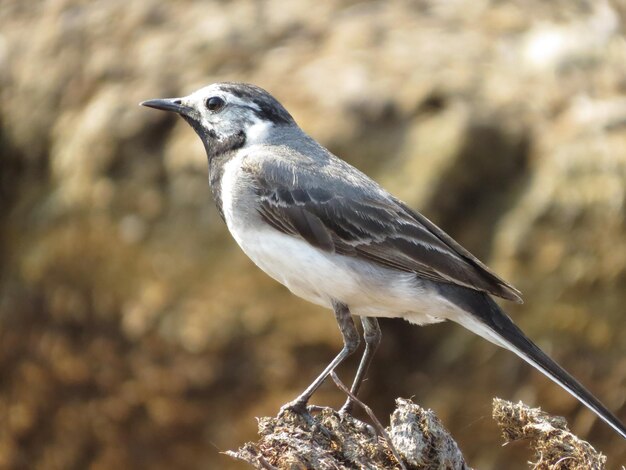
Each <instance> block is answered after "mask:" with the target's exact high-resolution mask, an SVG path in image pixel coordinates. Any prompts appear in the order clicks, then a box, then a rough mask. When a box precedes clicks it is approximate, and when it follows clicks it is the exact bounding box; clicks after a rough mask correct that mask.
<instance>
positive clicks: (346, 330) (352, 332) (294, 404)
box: [281, 302, 360, 413]
mask: <svg viewBox="0 0 626 470" xmlns="http://www.w3.org/2000/svg"><path fill="white" fill-rule="evenodd" d="M333 309H334V311H335V318H336V319H337V323H338V324H339V331H341V336H342V337H343V349H342V350H341V352H339V354H337V356H336V357H335V358H334V359H333V360H332V361H331V362H330V364H328V366H327V367H326V369H324V371H323V372H322V373H321V374H320V375H319V376H318V377H317V378H316V379H315V380H314V381H313V383H312V384H311V385H309V386H308V387H307V388H306V390H305V391H304V392H302V393H301V394H300V396H299V397H298V398H296V399H295V400H293V401H291V402H289V403H287V404H285V405H283V406H282V407H281V412H282V411H284V410H286V409H289V410H292V411H295V412H299V413H305V412H306V405H307V403H308V401H309V399H310V398H311V396H312V395H313V394H314V393H315V391H316V390H317V389H318V388H319V386H320V385H322V383H323V382H324V380H326V377H328V376H329V375H330V373H331V372H332V371H333V370H334V369H335V367H337V366H338V365H339V364H341V362H342V361H343V360H344V359H345V358H346V357H348V356H349V355H350V354H352V353H353V352H354V351H356V350H357V348H358V347H359V342H360V338H359V332H358V331H357V329H356V326H355V325H354V321H353V320H352V315H350V310H349V309H348V307H347V306H346V305H343V304H341V303H339V302H333Z"/></svg>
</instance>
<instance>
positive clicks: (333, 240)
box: [141, 83, 626, 438]
mask: <svg viewBox="0 0 626 470" xmlns="http://www.w3.org/2000/svg"><path fill="white" fill-rule="evenodd" d="M141 104H142V105H143V106H149V107H151V108H156V109H161V110H165V111H174V112H176V113H178V114H180V115H181V116H182V117H183V119H185V120H186V121H187V122H188V123H189V124H190V125H191V127H193V129H194V130H195V131H196V133H197V134H198V135H199V136H200V138H201V139H202V142H203V143H204V147H205V149H206V153H207V156H208V162H209V184H210V186H211V191H212V193H213V197H214V198H215V202H216V204H217V209H218V211H219V213H220V215H221V217H222V219H224V221H225V222H226V225H227V226H228V229H229V230H230V232H231V234H232V235H233V237H234V238H235V240H236V241H237V243H238V244H239V246H240V247H241V249H242V250H243V251H244V252H245V253H246V254H247V255H248V256H249V257H250V259H252V261H253V262H254V263H255V264H256V265H257V266H259V267H260V268H261V269H262V270H263V271H265V272H266V273H267V274H268V275H270V276H271V277H273V278H274V279H276V280H277V281H278V282H280V283H282V284H284V285H285V286H286V287H287V288H288V289H289V290H290V291H291V292H293V293H294V294H296V295H297V296H299V297H302V298H304V299H306V300H308V301H310V302H313V303H315V304H317V305H321V306H323V307H328V308H332V309H333V310H334V313H335V317H336V319H337V323H338V324H339V329H340V331H341V334H342V336H343V341H344V347H343V349H342V350H341V352H340V353H339V354H338V355H337V356H336V357H335V358H334V359H333V360H332V361H331V363H330V364H329V365H328V366H327V367H326V369H325V370H324V371H323V372H322V373H321V374H320V375H319V377H317V378H316V379H315V380H314V381H313V383H312V384H311V385H310V386H309V387H308V388H307V389H306V390H305V391H304V392H303V393H302V394H301V395H300V396H299V397H298V398H296V399H295V400H294V401H292V402H290V403H288V404H287V405H285V407H287V408H291V409H293V410H296V411H300V412H305V411H306V405H307V403H308V401H309V399H310V398H311V396H312V395H313V393H314V392H315V390H316V389H317V388H318V387H319V386H320V385H321V384H322V382H323V381H324V380H325V379H326V377H327V376H328V375H329V374H330V373H331V372H332V371H333V369H334V368H335V367H337V365H338V364H339V363H341V362H342V361H343V360H344V359H345V358H346V357H347V356H349V355H350V354H352V353H353V352H355V350H356V349H357V347H358V345H359V334H358V331H357V329H356V327H355V324H354V321H353V320H352V316H351V315H356V316H359V317H360V319H361V322H362V324H363V333H364V334H363V336H364V339H365V344H366V346H365V352H364V354H363V357H362V358H361V362H360V364H359V367H358V370H357V373H356V376H355V379H354V382H353V384H352V392H353V393H354V394H356V393H357V391H358V389H359V387H360V385H361V382H362V380H363V378H364V376H365V373H366V371H367V369H368V366H369V364H370V361H371V359H372V356H373V354H374V352H375V350H376V348H377V346H378V345H379V343H380V339H381V333H380V328H379V326H378V321H377V320H376V317H391V318H404V319H405V320H408V321H409V322H411V323H415V324H418V325H423V324H428V323H436V322H441V321H444V320H452V321H454V322H456V323H460V324H461V325H463V326H464V327H466V328H468V329H469V330H471V331H473V332H474V333H477V334H478V335H480V336H482V337H483V338H485V339H487V340H489V341H491V342H492V343H495V344H497V345H499V346H502V347H504V348H506V349H509V350H511V351H513V352H514V353H515V354H517V355H518V356H520V357H521V358H522V359H524V360H525V361H527V362H528V363H530V364H531V365H532V366H534V367H536V368H537V369H538V370H540V371H541V372H543V373H544V374H545V375H546V376H548V377H549V378H550V379H552V380H553V381H555V382H556V383H557V384H559V385H560V386H561V387H563V388H564V389H565V390H567V391H568V392H569V393H571V394H572V395H573V396H574V397H576V398H577V399H578V400H580V401H581V402H582V403H583V404H584V405H586V406H587V407H589V409H591V410H592V411H593V412H595V413H596V414H597V415H598V416H599V417H600V418H602V419H603V420H604V421H606V422H607V423H608V424H609V425H610V426H611V427H613V428H614V429H615V430H616V431H617V432H618V433H619V434H620V435H621V436H622V437H624V438H626V426H624V424H623V423H622V422H621V421H620V420H619V419H618V418H617V417H616V416H615V415H613V414H612V413H611V412H610V411H609V410H608V409H607V408H606V407H605V406H604V405H603V404H602V403H601V402H600V401H599V400H598V399H597V398H595V397H594V396H593V395H592V394H591V393H590V392H589V391H587V389H585V387H583V386H582V385H581V384H580V383H579V382H578V381H577V380H576V379H574V377H572V376H571V375H570V374H569V373H567V372H566V371H565V370H563V369H562V368H561V367H560V366H559V365H558V364H557V363H556V362H554V361H553V360H552V359H550V358H549V357H548V356H547V355H546V354H545V353H544V352H543V351H541V350H540V349H539V348H538V347H537V346H536V345H535V344H534V343H533V342H532V341H531V340H530V339H528V338H527V337H526V335H524V333H523V332H522V331H521V330H520V329H519V328H518V327H517V326H516V325H515V324H514V323H513V322H512V320H511V319H510V318H509V317H508V315H507V314H506V313H504V312H503V311H502V310H501V309H500V307H498V305H497V304H496V303H495V302H494V301H493V299H492V298H491V297H490V296H491V295H494V296H497V297H502V298H504V299H507V300H512V301H516V302H521V297H520V292H519V291H518V290H516V289H515V288H514V287H513V286H511V285H510V284H508V283H507V282H506V281H504V280H502V279H501V278H499V277H498V276H497V275H496V274H495V273H493V272H492V271H491V270H490V269H489V268H488V267H487V266H485V265H484V264H483V263H481V262H480V261H479V260H478V259H477V258H476V257H474V256H473V255H472V254H471V253H469V252H468V251H467V250H466V249H465V248H463V247H462V246H461V245H459V244H458V243H457V242H455V241H454V240H453V239H452V238H451V237H450V236H448V235H447V234H446V233H444V232H443V231H442V230H441V229H440V228H439V227H437V226H436V225H435V224H433V223H432V222H431V221H429V220H428V219H427V218H426V217H424V216H423V215H421V214H420V213H418V212H416V211H414V210H412V209H411V208H409V207H408V206H407V205H406V204H404V203H403V202H402V201H400V200H398V199H396V198H395V197H394V196H392V195H391V194H389V193H388V192H387V191H385V190H384V189H383V188H381V187H380V186H379V185H378V184H377V183H376V182H374V181H372V180H371V179H370V178H368V177H367V176H366V175H364V174H363V173H361V172H360V171H359V170H357V169H356V168H354V167H352V166H350V165H349V164H347V163H346V162H344V161H343V160H341V159H339V158H337V157H336V156H335V155H333V154H332V153H330V152H329V151H328V150H326V149H325V148H324V147H322V146H321V145H320V144H318V143H317V142H316V141H315V140H313V139H312V138H311V137H309V136H308V135H307V134H305V133H304V132H303V131H302V130H301V129H300V127H298V125H297V124H296V122H295V121H294V119H293V118H292V117H291V115H290V114H289V112H287V110H286V109H285V108H284V107H283V106H282V105H281V104H280V103H279V102H278V101H277V100H276V99H275V98H274V97H272V96H271V95H270V94H269V93H268V92H266V91H265V90H263V89H261V88H259V87H257V86H254V85H248V84H243V83H216V84H213V85H209V86H207V87H205V88H202V89H200V90H198V91H196V92H194V93H192V94H191V95H189V96H185V97H183V98H169V99H156V100H149V101H144V102H143V103H141ZM351 406H352V403H351V401H350V400H348V401H347V402H346V404H345V405H344V407H343V410H344V411H349V410H350V408H351ZM285 407H284V408H285Z"/></svg>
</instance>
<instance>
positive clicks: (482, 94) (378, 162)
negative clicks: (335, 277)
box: [0, 0, 626, 470]
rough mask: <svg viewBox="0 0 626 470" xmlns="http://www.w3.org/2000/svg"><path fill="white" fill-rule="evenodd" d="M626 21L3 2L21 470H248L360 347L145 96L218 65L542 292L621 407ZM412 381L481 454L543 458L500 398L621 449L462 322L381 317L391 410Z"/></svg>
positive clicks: (15, 448) (625, 298)
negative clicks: (246, 251) (504, 422)
mask: <svg viewBox="0 0 626 470" xmlns="http://www.w3.org/2000/svg"><path fill="white" fill-rule="evenodd" d="M625 19H626V4H625V3H624V2H623V1H618V0H614V1H611V2H609V1H602V0H600V1H592V0H588V1H583V0H557V1H552V2H545V1H542V0H510V1H497V0H479V1H476V0H445V1H436V0H430V1H426V0H419V1H409V0H406V1H400V0H399V1H370V2H357V1H353V0H352V1H351V0H330V1H323V2H322V1H309V0H292V1H289V2H282V1H278V0H268V1H253V0H236V1H223V2H218V1H212V2H203V1H192V0H181V1H177V2H161V1H157V0H140V1H133V2H130V1H127V0H106V1H105V0H100V1H95V0H92V1H88V0H46V1H43V0H38V1H37V0H2V3H1V4H0V468H11V469H22V468H24V469H26V468H28V469H31V468H32V469H46V470H47V469H86V468H90V469H110V468H119V469H122V468H124V469H125V468H152V469H165V468H177V469H200V468H202V469H205V468H225V469H229V468H243V467H242V464H240V463H236V462H234V461H231V460H230V459H229V458H228V457H226V456H224V455H223V454H221V453H220V452H222V451H225V450H227V449H233V448H236V447H238V445H240V444H242V443H243V442H244V441H246V440H249V439H252V438H254V436H255V430H256V421H255V419H254V417H255V416H266V415H270V416H271V415H274V414H275V413H276V412H277V410H278V407H279V406H280V405H281V404H282V403H284V402H285V401H287V400H289V399H291V398H293V397H294V396H295V395H296V394H297V393H299V392H300V391H301V389H302V388H303V387H304V386H305V385H307V384H308V383H309V382H310V380H311V379H312V378H313V377H314V376H315V375H316V374H317V373H318V372H319V371H320V370H321V368H322V367H323V366H324V365H325V364H326V363H327V362H328V361H329V359H330V358H331V357H332V356H333V355H334V354H335V353H336V351H337V350H338V348H339V347H340V337H339V334H338V332H337V327H336V325H335V322H334V319H333V316H332V315H331V314H330V312H326V311H323V310H321V309H319V308H317V307H314V306H312V305H309V304H307V303H305V302H304V301H301V300H299V299H297V298H295V297H294V296H292V295H291V294H289V293H288V292H287V291H286V289H284V288H283V287H281V286H279V285H277V284H276V283H275V282H273V281H272V280H270V279H269V278H268V277H266V276H265V275H264V274H263V273H261V272H260V271H259V270H258V269H257V268H256V267H254V266H253V265H252V263H251V262H250V261H249V260H248V259H247V258H246V257H245V256H244V255H243V254H242V253H241V252H240V250H239V249H238V248H237V246H236V245H235V243H234V241H232V240H231V239H230V237H229V235H228V233H227V231H226V228H225V226H224V225H223V223H222V222H221V220H220V219H219V217H218V215H217V212H216V210H215V208H214V205H213V202H212V201H211V198H210V193H209V189H208V187H207V184H206V180H207V177H206V161H205V156H204V151H203V148H202V145H201V143H200V141H199V139H198V138H197V137H196V136H195V134H194V133H193V131H192V130H191V129H190V128H188V126H187V125H186V124H185V123H184V122H182V120H179V119H178V120H177V119H176V118H175V117H174V116H168V115H166V114H165V113H159V112H156V111H153V110H150V109H145V108H140V107H138V106H137V103H138V102H139V101H141V100H144V99H148V98H157V97H165V96H180V95H182V94H187V93H189V92H190V91H193V90H194V89H196V88H197V87H200V86H202V85H205V84H207V83H210V82H214V81H218V80H236V81H249V82H253V83H256V84H258V85H261V86H263V87H264V88H267V89H268V90H269V91H271V92H272V93H273V94H274V95H275V96H276V97H278V98H279V99H280V100H281V101H282V102H283V103H284V104H285V105H286V106H287V108H288V109H289V110H290V111H291V112H292V114H293V115H294V117H295V118H296V120H297V121H298V122H299V123H300V125H301V126H302V127H303V128H304V129H306V130H307V131H308V132H309V133H310V134H312V135H313V136H314V137H315V138H317V139H318V140H320V141H321V142H323V143H324V144H325V145H326V146H327V147H329V148H330V149H331V150H332V151H334V152H335V153H338V154H339V155H341V156H342V157H343V158H345V159H346V160H348V161H350V162H351V163H353V164H354V165H356V166H358V167H359V168H361V169H363V170H364V171H365V172H367V173H368V174H370V175H372V176H374V177H375V178H376V179H378V180H379V181H380V182H381V183H383V185H384V186H386V187H387V188H388V189H389V190H391V191H392V192H394V193H395V194H397V195H398V196H400V197H401V198H403V199H404V200H406V201H407V202H408V203H410V205H412V206H414V207H416V208H419V209H420V210H421V211H422V212H424V213H425V214H426V215H427V216H428V217H430V218H431V219H433V220H434V221H435V222H437V223H438V224H440V225H441V226H442V227H443V228H444V229H446V230H447V231H448V232H449V233H450V234H451V235H453V236H454V237H455V238H457V239H458V240H459V241H460V242H461V243H463V244H464V245H466V246H467V247H468V248H469V249H470V250H471V251H473V252H474V253H476V254H477V255H478V256H479V257H481V258H482V259H483V260H485V261H486V262H488V263H489V264H490V265H491V266H492V267H494V268H495V269H496V270H497V271H498V272H499V273H501V274H502V275H503V276H504V277H505V278H506V279H507V280H509V281H511V282H512V283H513V284H514V285H516V286H517V287H518V288H520V289H521V290H522V291H523V292H524V294H525V300H526V303H525V304H524V305H522V306H517V305H507V306H506V307H507V309H508V311H509V312H510V313H511V314H512V316H513V317H514V318H515V319H516V321H517V322H518V323H519V324H520V325H521V326H522V327H523V328H524V329H525V330H526V331H527V332H528V333H529V335H530V336H531V337H533V338H534V339H535V340H536V341H537V342H538V343H539V344H540V345H541V346H542V347H543V348H544V349H545V350H547V352H549V353H550V354H551V355H553V356H554V357H555V358H556V359H558V360H559V362H560V363H562V364H563V365H564V366H566V368H567V369H569V370H570V371H571V372H572V373H573V374H574V375H576V376H577V377H578V378H579V379H580V380H581V381H582V382H583V383H585V384H587V385H588V386H589V387H590V388H591V390H593V391H594V392H595V393H596V394H597V395H598V396H599V397H601V398H602V400H603V401H604V402H605V403H606V404H607V405H608V406H609V408H611V409H612V410H614V411H615V412H616V414H617V415H618V416H620V417H621V418H622V420H624V419H626V340H625V339H626V333H625V328H624V327H625V321H626V221H625V215H626V95H625V92H626V41H625V28H624V20H625ZM355 367H356V360H354V361H352V362H350V363H349V364H347V365H346V366H345V367H343V368H342V369H341V370H340V373H341V376H342V377H344V379H345V380H346V381H349V380H350V376H351V375H350V374H352V373H353V372H354V370H355ZM398 396H404V397H413V398H414V400H415V401H416V402H417V403H420V404H421V405H423V406H425V407H430V408H433V409H434V410H435V411H436V412H437V414H438V416H439V417H440V418H441V419H442V421H443V422H444V423H445V425H446V427H448V428H449V429H450V430H451V432H452V434H453V436H454V437H455V439H456V440H457V442H458V443H459V445H460V446H461V449H462V451H463V453H464V455H465V456H466V458H467V460H468V463H469V464H470V465H472V466H473V467H476V468H480V469H500V468H508V469H516V468H525V467H526V464H525V462H526V461H527V460H528V459H529V458H531V454H530V452H529V451H528V450H527V449H526V445H525V444H510V445H508V446H507V447H504V448H503V447H501V443H502V440H501V437H500V435H499V431H498V429H497V426H496V425H495V423H493V422H492V420H491V418H490V415H491V399H492V397H494V396H499V397H502V398H506V399H512V400H519V399H521V400H524V401H525V402H526V403H528V404H531V405H538V406H542V407H543V408H544V409H546V410H547V411H549V412H551V413H553V414H561V415H564V416H566V417H567V418H568V419H569V421H570V425H571V428H572V430H573V431H574V432H575V433H577V434H578V435H579V436H581V437H584V438H587V439H589V440H590V441H591V442H592V444H594V445H595V446H596V447H597V448H598V449H599V450H601V451H603V452H604V453H606V454H607V455H608V463H609V467H610V468H614V467H617V465H618V464H622V463H624V462H626V448H625V447H624V441H623V440H622V439H620V438H619V437H618V436H617V435H616V434H615V433H614V432H612V431H611V430H610V429H609V428H608V427H607V426H606V425H604V424H603V423H601V422H599V420H598V419H596V418H595V417H594V415H592V414H591V413H590V412H589V411H587V410H586V409H584V408H583V407H581V406H580V405H579V404H578V403H577V402H576V401H575V400H574V399H572V398H570V397H569V395H567V394H566V393H565V392H563V391H562V390H561V389H560V388H558V387H557V386H556V385H554V384H552V383H551V382H549V381H548V380H547V379H545V378H543V377H542V376H541V375H540V374H539V373H538V372H535V371H534V370H532V369H531V368H530V366H527V365H526V364H525V363H523V362H522V361H521V360H519V359H517V358H516V357H514V356H513V355H512V354H510V353H508V352H505V351H502V350H499V349H498V348H496V347H495V346H493V345H491V344H489V343H487V342H485V341H484V340H482V339H479V338H476V337H474V336H473V335H472V334H471V333H468V332H466V331H465V330H463V329H462V328H461V327H458V326H456V325H434V326H430V327H424V328H418V327H411V326H409V325H408V324H407V323H404V322H402V321H385V322H384V323H383V344H382V347H381V350H380V352H379V354H378V356H377V360H376V361H375V363H374V366H373V370H372V373H371V374H370V380H369V381H368V382H367V383H366V385H365V388H364V391H363V395H362V398H363V399H364V401H366V402H367V403H369V404H370V405H372V406H373V408H374V409H375V411H376V412H377V414H378V416H379V417H380V418H381V420H382V421H383V422H385V423H386V421H387V417H388V414H389V412H390V411H391V410H392V409H393V405H394V398H395V397H398ZM315 401H316V402H318V403H321V404H329V405H339V404H341V403H342V402H343V396H342V395H341V393H340V392H339V391H338V390H337V389H336V388H335V386H334V385H333V384H332V383H328V384H326V385H325V386H324V387H323V388H322V389H321V390H320V392H319V393H318V394H317V395H316V397H315Z"/></svg>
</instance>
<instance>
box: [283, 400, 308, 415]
mask: <svg viewBox="0 0 626 470" xmlns="http://www.w3.org/2000/svg"><path fill="white" fill-rule="evenodd" d="M286 412H291V413H294V414H297V415H300V416H304V417H307V416H310V415H311V414H310V413H309V410H308V407H307V402H306V400H301V399H299V398H296V399H295V400H293V401H290V402H289V403H285V404H284V405H283V406H281V407H280V411H279V412H278V416H281V415H283V414H285V413H286Z"/></svg>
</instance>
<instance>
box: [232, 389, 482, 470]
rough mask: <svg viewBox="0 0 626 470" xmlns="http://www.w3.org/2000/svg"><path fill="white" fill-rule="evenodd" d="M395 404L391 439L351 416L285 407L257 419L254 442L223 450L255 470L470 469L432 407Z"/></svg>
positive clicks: (404, 403)
mask: <svg viewBox="0 0 626 470" xmlns="http://www.w3.org/2000/svg"><path fill="white" fill-rule="evenodd" d="M396 404H397V408H396V409H395V410H394V412H393V415H392V416H391V422H390V425H389V427H388V428H387V429H386V433H387V436H388V437H389V439H390V441H388V440H387V439H386V438H385V437H384V436H381V435H377V434H376V432H375V431H374V429H372V428H371V427H370V426H369V425H367V424H364V423H362V422H361V421H359V420H357V419H355V418H353V417H352V416H349V415H343V416H342V415H340V414H339V413H337V412H336V411H333V410H332V409H330V408H323V409H322V410H321V411H320V412H319V413H317V412H316V414H315V415H314V416H309V417H307V418H305V417H303V416H300V415H297V414H294V413H292V412H290V411H288V412H286V413H284V414H281V415H279V416H278V417H276V418H262V419H261V420H260V422H259V435H260V439H259V441H258V442H256V443H252V442H249V443H247V444H245V445H244V446H243V447H242V448H241V449H239V450H238V451H236V452H228V454H229V455H230V456H232V457H235V458H237V459H240V460H243V461H244V462H247V463H249V464H251V465H252V466H253V467H255V468H258V469H272V468H276V469H291V468H315V469H319V470H326V469H328V470H331V469H333V470H335V469H336V470H348V469H353V468H366V469H383V468H386V469H400V468H402V469H405V470H413V469H424V470H425V469H432V470H438V469H441V470H443V469H450V470H470V468H469V467H468V466H467V465H466V463H465V460H464V459H463V455H462V454H461V451H460V450H459V448H458V446H457V444H456V442H454V439H453V438H452V437H451V436H450V434H449V433H448V431H447V430H446V429H445V427H444V426H443V425H442V424H441V421H439V419H438V418H437V416H435V414H434V413H433V412H432V411H431V410H425V409H423V408H421V407H420V406H418V405H416V404H414V403H412V402H411V401H410V400H404V399H398V400H397V403H396ZM381 432H382V431H381ZM383 434H384V433H383ZM391 446H393V448H394V450H395V453H396V455H398V458H399V459H400V460H401V463H400V462H398V460H396V459H395V458H394V455H393V453H394V452H393V451H392V450H391ZM401 465H402V466H401Z"/></svg>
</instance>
